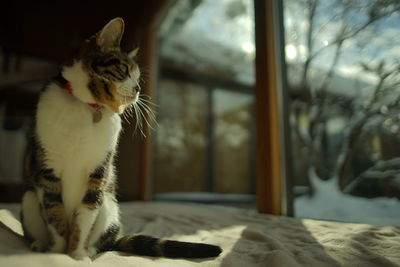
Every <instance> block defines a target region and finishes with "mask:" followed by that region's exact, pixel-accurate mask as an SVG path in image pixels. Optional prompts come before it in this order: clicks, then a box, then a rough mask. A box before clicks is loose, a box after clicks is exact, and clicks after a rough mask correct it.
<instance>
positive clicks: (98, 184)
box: [21, 18, 221, 259]
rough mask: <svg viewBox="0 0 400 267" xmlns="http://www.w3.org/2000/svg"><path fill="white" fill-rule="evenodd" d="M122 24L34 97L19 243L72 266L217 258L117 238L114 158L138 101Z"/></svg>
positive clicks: (204, 249)
mask: <svg viewBox="0 0 400 267" xmlns="http://www.w3.org/2000/svg"><path fill="white" fill-rule="evenodd" d="M123 31H124V21H123V20H122V19H121V18H115V19H113V20H111V21H110V22H109V23H108V24H107V25H105V26H104V28H103V29H102V30H101V31H100V32H98V33H97V34H96V35H94V36H92V37H91V38H89V39H88V40H86V41H85V42H84V43H83V44H82V45H81V47H80V49H79V51H78V53H77V55H76V57H75V58H74V60H73V63H72V65H69V66H63V67H62V69H61V72H60V74H59V75H58V76H57V77H55V78H54V79H52V80H51V81H50V82H49V83H48V85H47V86H46V87H45V88H44V90H43V91H42V93H41V96H40V99H39V103H38V106H37V113H36V125H35V128H34V136H33V137H32V145H31V147H32V149H31V152H30V156H29V157H28V159H27V162H26V168H27V177H26V179H27V181H28V183H27V185H28V186H27V191H26V192H25V194H24V196H23V199H22V209H21V210H22V211H21V221H22V224H23V229H24V236H25V238H26V240H27V241H28V242H29V245H30V248H31V249H32V250H34V251H42V252H47V251H48V252H56V253H67V254H69V255H70V256H72V257H74V258H76V259H82V258H85V257H87V256H89V257H90V256H93V255H95V254H96V253H99V252H103V251H110V250H116V251H122V252H127V253H132V254H137V255H147V256H164V257H171V258H177V257H179V258H204V257H216V256H218V255H219V254H220V253H221V249H220V248H219V247H218V246H214V245H208V244H201V243H187V242H178V241H171V240H162V239H158V238H154V237H151V236H145V235H126V236H122V234H121V223H120V218H119V207H118V203H117V201H116V197H115V191H116V182H115V180H116V177H115V174H114V166H113V158H114V154H115V150H116V146H117V142H118V136H119V133H120V130H121V119H120V116H119V115H120V114H122V113H123V112H124V111H125V110H126V109H128V108H130V107H131V106H132V105H134V104H135V103H136V102H138V101H139V95H140V87H139V85H138V79H139V76H140V71H139V68H138V65H137V64H136V63H135V60H134V58H135V55H136V51H137V50H134V51H132V52H130V53H125V52H123V51H122V50H121V49H120V41H121V38H122V35H123Z"/></svg>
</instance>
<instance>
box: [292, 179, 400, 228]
mask: <svg viewBox="0 0 400 267" xmlns="http://www.w3.org/2000/svg"><path fill="white" fill-rule="evenodd" d="M313 185H314V188H315V193H314V195H313V196H311V197H309V196H301V197H298V198H296V199H295V202H294V211H295V216H296V217H300V218H313V219H324V220H334V221H345V222H356V223H368V224H373V225H382V226H388V225H391V226H399V227H400V201H399V200H397V199H396V198H384V197H381V198H373V199H368V198H361V197H355V196H350V195H346V194H343V193H342V192H341V191H340V190H339V188H338V186H337V184H336V180H335V179H330V180H327V181H323V180H320V179H313Z"/></svg>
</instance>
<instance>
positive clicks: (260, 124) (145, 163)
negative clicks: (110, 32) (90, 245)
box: [122, 0, 292, 215]
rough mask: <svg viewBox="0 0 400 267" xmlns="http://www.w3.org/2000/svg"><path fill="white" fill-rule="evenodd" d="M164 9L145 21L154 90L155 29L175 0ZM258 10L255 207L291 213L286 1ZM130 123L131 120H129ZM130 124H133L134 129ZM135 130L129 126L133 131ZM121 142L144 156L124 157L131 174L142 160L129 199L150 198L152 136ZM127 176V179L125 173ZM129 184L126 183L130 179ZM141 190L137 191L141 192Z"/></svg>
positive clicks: (268, 0) (145, 60)
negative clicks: (285, 29)
mask: <svg viewBox="0 0 400 267" xmlns="http://www.w3.org/2000/svg"><path fill="white" fill-rule="evenodd" d="M166 2H167V3H166V4H165V5H164V6H163V7H162V8H161V9H160V11H159V12H158V13H157V14H158V16H157V17H158V19H153V20H152V22H151V23H150V24H149V25H148V26H147V28H146V30H145V33H144V35H143V36H144V37H143V39H142V42H141V47H143V48H144V49H142V50H141V51H142V55H141V62H140V63H142V66H147V68H148V77H150V80H149V81H147V84H146V87H145V88H144V89H145V92H146V93H147V94H149V95H153V94H154V92H155V91H154V90H155V89H154V87H155V82H156V81H155V79H156V77H157V53H156V51H157V49H156V42H157V38H156V34H157V25H158V21H159V19H160V17H161V16H162V14H164V12H165V10H166V9H167V7H168V6H169V5H170V4H171V3H172V2H173V1H166ZM254 10H255V25H256V26H255V44H256V60H255V65H256V85H255V97H256V103H255V110H256V118H255V119H256V128H257V129H256V136H257V137H256V195H257V209H258V211H259V212H261V213H269V214H275V215H292V207H291V202H292V201H291V200H290V199H291V194H290V193H289V192H290V190H288V189H290V185H289V181H290V179H288V177H290V173H291V168H288V167H290V164H288V163H290V153H288V151H290V147H289V143H288V142H287V140H288V134H289V131H288V129H289V127H288V120H287V118H288V116H287V114H288V113H287V106H288V105H287V103H288V101H287V100H288V97H287V95H286V94H287V93H286V90H284V88H286V86H285V85H284V82H285V81H286V79H285V72H284V70H285V67H284V53H283V49H282V47H283V46H282V44H284V41H283V34H282V33H283V26H282V24H283V23H282V13H283V11H282V10H283V9H282V1H279V0H254ZM130 127H131V128H132V126H130ZM131 130H132V129H131ZM131 130H129V127H128V130H127V132H128V133H129V132H130V131H131ZM124 140H125V141H123V142H126V143H125V144H122V145H123V146H125V145H126V144H128V147H129V148H130V149H132V147H135V146H136V147H137V146H139V147H138V150H139V151H140V153H139V154H140V155H141V158H140V160H139V162H136V163H133V162H126V163H124V168H125V170H124V168H123V170H122V176H123V177H124V176H127V175H129V176H131V175H132V173H131V172H132V171H134V170H133V168H134V167H133V166H136V167H137V166H140V167H139V171H135V173H137V175H138V176H139V181H138V184H137V185H138V188H139V190H138V191H136V193H135V192H134V190H135V189H133V187H132V183H131V182H130V186H129V188H130V189H128V190H130V191H129V192H128V193H127V196H128V198H127V199H129V200H133V199H139V200H144V201H147V200H151V199H152V192H151V191H152V190H151V189H152V186H151V166H150V165H151V138H146V139H142V140H139V141H134V140H130V141H127V139H126V138H125V139H124ZM123 154H124V156H125V157H126V156H133V157H132V158H137V157H135V156H134V153H133V152H132V151H131V152H127V151H126V152H124V153H123ZM125 180H126V179H125ZM127 185H128V184H127ZM137 192H138V193H137Z"/></svg>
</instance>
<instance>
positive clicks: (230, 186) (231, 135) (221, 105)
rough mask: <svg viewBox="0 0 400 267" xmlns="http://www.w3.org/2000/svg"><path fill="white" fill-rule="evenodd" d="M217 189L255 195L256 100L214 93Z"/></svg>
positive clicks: (218, 190) (225, 93) (241, 95)
mask: <svg viewBox="0 0 400 267" xmlns="http://www.w3.org/2000/svg"><path fill="white" fill-rule="evenodd" d="M213 100H214V101H213V111H214V120H215V127H214V165H215V172H214V177H216V179H214V189H215V191H216V192H218V193H237V194H254V180H253V179H249V177H252V176H254V173H253V170H254V152H255V151H254V146H253V144H252V142H253V140H254V139H253V136H252V125H251V124H252V120H251V118H252V116H253V113H252V107H253V101H254V97H253V96H252V95H244V94H242V93H237V92H231V91H228V90H219V89H217V90H215V91H214V93H213Z"/></svg>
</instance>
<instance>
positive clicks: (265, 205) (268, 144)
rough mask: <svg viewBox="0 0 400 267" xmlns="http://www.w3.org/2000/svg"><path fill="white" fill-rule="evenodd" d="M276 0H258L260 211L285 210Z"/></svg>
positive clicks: (256, 0)
mask: <svg viewBox="0 0 400 267" xmlns="http://www.w3.org/2000/svg"><path fill="white" fill-rule="evenodd" d="M273 2H274V1H273V0H255V1H254V5H255V22H256V31H255V33H256V91H255V95H256V127H257V139H256V157H257V159H256V194H257V208H258V211H259V212H262V213H270V214H275V215H280V214H282V206H281V199H282V197H281V196H282V194H281V190H282V183H281V178H282V169H281V166H282V159H281V157H282V154H281V132H280V121H279V104H278V92H277V68H278V66H277V64H276V57H277V56H279V55H277V54H276V53H275V52H276V49H275V45H276V38H275V36H276V35H275V34H276V32H275V30H276V29H277V25H276V23H275V19H274V13H273V12H274V4H273Z"/></svg>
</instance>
